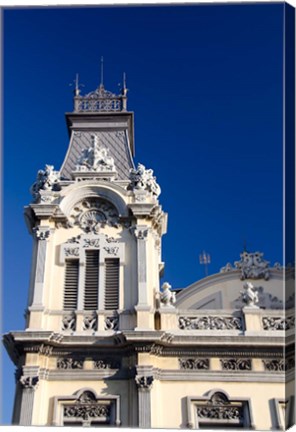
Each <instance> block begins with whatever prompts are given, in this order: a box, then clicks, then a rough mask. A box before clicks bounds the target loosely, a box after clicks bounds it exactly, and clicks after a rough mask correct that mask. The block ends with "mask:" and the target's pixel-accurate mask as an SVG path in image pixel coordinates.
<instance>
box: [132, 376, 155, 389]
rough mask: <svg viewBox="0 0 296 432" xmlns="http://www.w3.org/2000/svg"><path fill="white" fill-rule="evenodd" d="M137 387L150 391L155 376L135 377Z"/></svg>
mask: <svg viewBox="0 0 296 432" xmlns="http://www.w3.org/2000/svg"><path fill="white" fill-rule="evenodd" d="M135 381H136V384H137V387H138V388H139V389H141V390H150V389H151V387H152V384H153V381H154V378H153V376H139V375H137V376H136V377H135Z"/></svg>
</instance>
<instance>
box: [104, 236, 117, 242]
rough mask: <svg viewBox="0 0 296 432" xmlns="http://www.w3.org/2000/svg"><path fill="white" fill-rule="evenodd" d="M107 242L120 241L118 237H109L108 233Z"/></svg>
mask: <svg viewBox="0 0 296 432" xmlns="http://www.w3.org/2000/svg"><path fill="white" fill-rule="evenodd" d="M106 242H107V243H118V240H117V239H116V238H114V237H108V236H107V235H106Z"/></svg>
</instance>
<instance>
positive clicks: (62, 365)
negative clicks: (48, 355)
mask: <svg viewBox="0 0 296 432" xmlns="http://www.w3.org/2000/svg"><path fill="white" fill-rule="evenodd" d="M57 368H58V369H82V368H83V361H82V360H76V359H73V358H63V359H58V360H57Z"/></svg>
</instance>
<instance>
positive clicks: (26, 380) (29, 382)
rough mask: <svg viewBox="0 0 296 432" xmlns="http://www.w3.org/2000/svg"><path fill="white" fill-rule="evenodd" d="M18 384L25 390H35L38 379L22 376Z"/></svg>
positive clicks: (36, 377)
mask: <svg viewBox="0 0 296 432" xmlns="http://www.w3.org/2000/svg"><path fill="white" fill-rule="evenodd" d="M20 383H21V385H22V386H23V387H24V388H25V389H33V390H35V389H36V388H37V385H38V383H39V377H38V376H25V375H22V376H21V377H20Z"/></svg>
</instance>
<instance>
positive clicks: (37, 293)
mask: <svg viewBox="0 0 296 432" xmlns="http://www.w3.org/2000/svg"><path fill="white" fill-rule="evenodd" d="M34 231H35V236H36V239H37V242H38V244H37V256H36V270H35V280H34V291H33V301H32V305H31V309H40V308H42V307H43V286H44V271H45V262H46V250H47V240H48V238H49V236H50V228H49V227H41V226H39V227H37V228H36V229H35V230H34Z"/></svg>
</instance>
